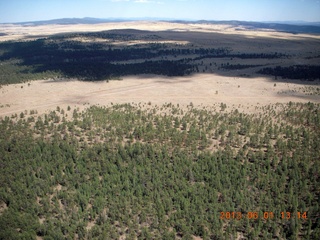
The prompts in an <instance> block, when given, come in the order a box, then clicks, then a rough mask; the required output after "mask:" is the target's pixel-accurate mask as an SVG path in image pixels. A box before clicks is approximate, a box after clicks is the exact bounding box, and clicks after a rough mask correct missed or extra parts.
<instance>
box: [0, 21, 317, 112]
mask: <svg viewBox="0 0 320 240" xmlns="http://www.w3.org/2000/svg"><path fill="white" fill-rule="evenodd" d="M113 29H124V30H122V31H123V32H124V33H126V32H130V31H132V30H128V29H138V30H143V31H150V32H148V34H149V35H150V34H156V35H157V36H159V39H150V40H146V37H145V35H146V33H145V32H141V33H140V34H141V39H140V40H139V33H135V36H136V37H135V39H134V40H126V41H121V40H119V39H118V40H115V41H112V42H110V41H109V40H106V39H101V38H98V37H97V38H95V39H94V41H95V42H102V43H104V44H108V45H111V46H122V47H125V46H133V45H134V46H137V47H139V46H140V45H143V44H147V43H160V44H173V45H174V44H175V45H176V46H179V47H180V48H201V47H202V48H211V47H212V48H216V49H217V48H227V49H232V52H233V53H235V54H242V53H245V54H274V53H278V54H283V55H284V56H286V57H281V58H274V59H270V58H261V59H252V58H248V59H245V58H236V57H235V58H230V59H229V58H202V59H199V60H195V64H197V65H198V73H194V74H192V75H190V76H182V77H166V76H157V75H135V76H124V77H122V81H110V82H108V83H107V82H105V81H100V82H94V83H92V82H82V81H77V80H76V79H71V80H70V79H61V78H60V79H56V80H52V79H51V80H43V79H39V81H32V82H30V83H24V84H16V85H8V86H2V87H1V89H0V93H1V94H0V103H1V108H0V115H1V116H4V115H10V114H13V113H19V112H21V111H23V110H30V109H37V110H38V111H39V112H45V111H46V110H48V111H50V110H51V109H52V108H55V107H56V106H57V105H60V106H67V105H72V106H73V107H80V108H82V107H83V105H84V104H100V105H109V104H110V103H111V102H112V103H125V102H135V103H139V102H145V103H146V102H152V103H155V104H163V103H165V102H173V103H180V104H182V105H188V104H190V102H192V103H194V104H195V105H201V104H202V105H206V106H210V105H212V104H216V103H221V102H224V103H227V105H228V106H229V107H234V108H239V109H242V110H245V111H247V110H249V111H252V110H254V109H256V106H259V105H266V104H273V103H286V102H289V101H292V102H308V101H311V102H316V103H318V102H320V96H319V81H313V82H311V81H299V80H290V79H281V78H279V79H277V80H275V79H274V77H272V76H263V75H259V74H256V72H257V71H258V70H259V69H260V68H262V67H266V66H267V67H274V66H277V65H281V66H283V67H285V66H291V65H316V64H317V63H318V62H319V61H320V47H319V46H320V44H319V43H320V36H317V35H306V34H290V33H280V32H274V31H272V30H270V31H259V30H256V31H253V30H248V29H241V27H237V28H235V27H234V26H231V25H230V26H229V25H214V24H187V23H169V22H122V23H104V24H94V25H85V24H78V25H45V26H22V25H2V32H3V33H5V34H7V35H5V36H1V37H0V41H8V40H13V41H28V40H32V39H37V38H43V37H48V36H52V35H55V34H59V33H60V34H61V33H70V32H97V31H105V30H113ZM137 36H138V40H137ZM72 40H74V41H82V42H84V43H85V42H86V41H87V42H88V41H92V39H90V38H89V39H86V38H83V37H82V38H79V39H77V38H74V39H72ZM108 41H109V42H108ZM183 57H185V56H179V55H178V56H167V57H166V58H169V59H170V58H171V59H179V58H183ZM191 57H192V56H191ZM159 58H160V57H159ZM162 58H163V57H162ZM129 61H135V62H137V61H142V60H141V59H140V60H139V59H138V60H129ZM237 64H241V65H251V66H253V67H249V68H244V69H233V70H232V69H231V70H230V69H225V68H223V66H227V65H235V66H236V65H237ZM255 66H256V67H255ZM9 106H10V107H9Z"/></svg>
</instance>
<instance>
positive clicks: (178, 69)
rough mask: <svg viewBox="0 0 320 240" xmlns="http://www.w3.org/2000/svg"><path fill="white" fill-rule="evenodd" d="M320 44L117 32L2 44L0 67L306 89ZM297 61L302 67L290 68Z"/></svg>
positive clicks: (295, 38) (319, 69) (314, 77)
mask: <svg viewBox="0 0 320 240" xmlns="http://www.w3.org/2000/svg"><path fill="white" fill-rule="evenodd" d="M289 37H290V38H289ZM139 41H140V42H139ZM182 42H184V43H183V44H182ZM186 42H187V43H188V44H186ZM126 43H127V44H126ZM179 43H181V44H179ZM319 43H320V40H319V39H318V38H316V37H312V36H308V37H304V36H300V35H293V34H292V36H291V35H288V34H287V35H284V36H277V37H274V36H273V37H272V36H271V35H270V34H269V35H268V34H258V33H257V34H256V35H252V34H251V35H249V34H245V33H243V34H241V33H239V34H237V33H233V34H230V33H219V32H194V31H185V32H176V31H141V30H135V29H121V30H110V31H102V32H93V33H64V34H56V35H53V36H50V37H47V38H41V39H37V40H31V41H22V42H5V43H1V44H0V61H2V62H10V60H12V59H19V63H14V64H15V65H16V66H20V67H21V68H18V69H17V70H16V71H17V74H27V75H28V74H29V75H30V77H32V76H33V75H35V74H39V73H41V74H44V76H48V77H51V76H55V75H56V76H59V77H62V78H76V79H79V80H87V81H97V80H106V79H117V78H119V77H121V76H125V75H140V74H156V75H165V76H169V77H170V76H184V75H190V74H192V73H214V74H218V75H221V76H230V77H246V78H254V77H257V76H267V77H269V78H270V80H272V81H274V82H288V81H295V80H296V79H299V80H305V81H306V82H305V83H307V82H308V81H319V76H320V66H319V64H318V62H320V61H319V60H320V47H319V46H320V44H319ZM297 47H299V48H297ZM296 60H299V61H298V62H302V64H298V65H297V64H294V62H295V61H296ZM9 65H10V64H9ZM2 68H4V67H3V66H2Z"/></svg>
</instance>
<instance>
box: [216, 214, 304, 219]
mask: <svg viewBox="0 0 320 240" xmlns="http://www.w3.org/2000/svg"><path fill="white" fill-rule="evenodd" d="M245 218H246V219H253V220H256V219H265V220H267V219H274V218H280V219H287V220H289V219H291V218H297V219H305V220H306V219H308V216H307V212H295V213H292V212H280V215H278V216H276V214H274V213H273V212H247V213H242V212H220V219H221V220H234V219H235V220H241V219H245Z"/></svg>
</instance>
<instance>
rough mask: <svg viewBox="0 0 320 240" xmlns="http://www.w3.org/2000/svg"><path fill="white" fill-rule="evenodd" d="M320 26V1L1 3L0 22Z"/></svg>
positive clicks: (71, 0)
mask: <svg viewBox="0 0 320 240" xmlns="http://www.w3.org/2000/svg"><path fill="white" fill-rule="evenodd" d="M73 17H75V18H82V17H95V18H144V17H151V18H163V19H167V18H171V19H189V20H246V21H300V20H303V21H310V22H320V0H0V22H1V23H4V22H23V21H35V20H49V19H56V18H73Z"/></svg>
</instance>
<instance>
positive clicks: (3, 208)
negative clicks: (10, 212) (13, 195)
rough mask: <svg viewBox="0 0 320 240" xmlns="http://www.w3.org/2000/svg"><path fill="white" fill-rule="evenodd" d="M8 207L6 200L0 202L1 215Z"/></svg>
mask: <svg viewBox="0 0 320 240" xmlns="http://www.w3.org/2000/svg"><path fill="white" fill-rule="evenodd" d="M7 208H8V206H7V204H6V203H5V202H0V215H2V213H3V212H4V211H5V210H6V209H7Z"/></svg>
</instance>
